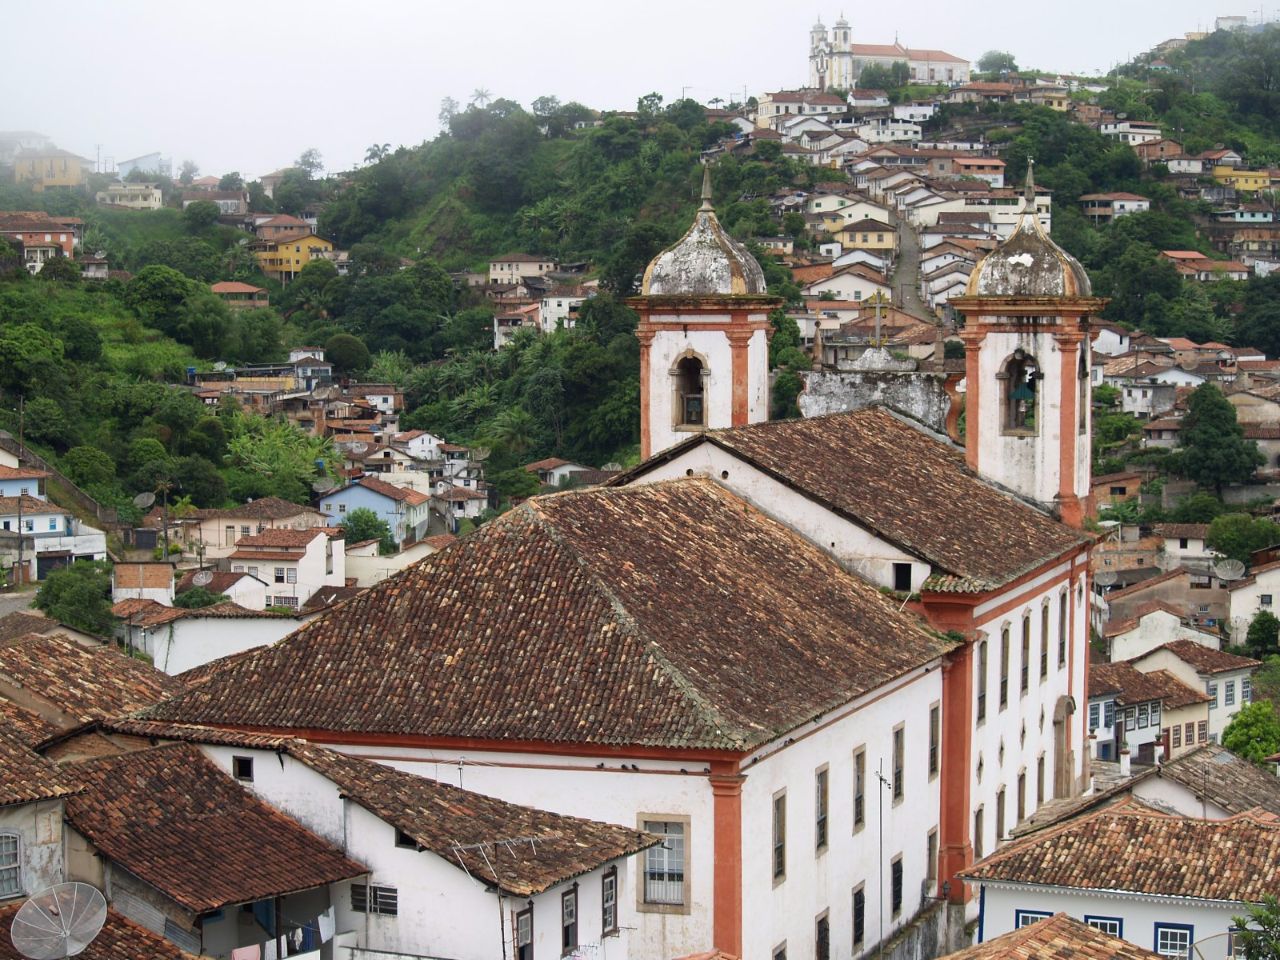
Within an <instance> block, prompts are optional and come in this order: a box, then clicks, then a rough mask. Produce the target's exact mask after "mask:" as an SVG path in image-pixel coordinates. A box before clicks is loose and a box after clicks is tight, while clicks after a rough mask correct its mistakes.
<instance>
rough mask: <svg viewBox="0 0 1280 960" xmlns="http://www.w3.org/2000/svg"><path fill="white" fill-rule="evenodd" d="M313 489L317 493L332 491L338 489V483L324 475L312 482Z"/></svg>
mask: <svg viewBox="0 0 1280 960" xmlns="http://www.w3.org/2000/svg"><path fill="white" fill-rule="evenodd" d="M311 489H312V490H314V491H315V492H316V493H330V492H332V491H334V490H337V489H338V485H337V484H336V483H335V482H334V481H333V480H331V479H329V478H328V477H322V478H321V479H319V480H317V481H315V482H314V483H312V484H311Z"/></svg>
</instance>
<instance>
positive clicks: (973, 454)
mask: <svg viewBox="0 0 1280 960" xmlns="http://www.w3.org/2000/svg"><path fill="white" fill-rule="evenodd" d="M969 324H970V325H969V326H968V327H966V328H965V329H964V330H962V331H960V339H962V340H963V341H964V390H965V394H964V459H965V463H967V464H968V465H969V469H970V470H974V471H976V470H977V469H978V440H979V436H978V427H979V426H980V424H981V420H982V418H981V416H980V415H979V410H980V407H979V405H978V399H979V390H980V388H981V384H982V375H981V373H980V365H979V360H980V359H981V353H982V340H983V335H982V331H981V330H978V329H975V328H976V327H977V319H976V318H973V319H971V320H970V321H969Z"/></svg>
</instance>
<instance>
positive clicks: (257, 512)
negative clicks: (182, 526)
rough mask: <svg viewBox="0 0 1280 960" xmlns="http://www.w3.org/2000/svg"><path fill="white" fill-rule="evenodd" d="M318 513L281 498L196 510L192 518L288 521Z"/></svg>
mask: <svg viewBox="0 0 1280 960" xmlns="http://www.w3.org/2000/svg"><path fill="white" fill-rule="evenodd" d="M316 512H317V511H316V510H313V509H312V508H311V507H306V506H303V505H301V504H298V503H293V502H292V501H290V500H281V499H280V498H279V497H260V498H258V499H257V500H251V501H249V502H248V503H243V504H241V505H240V506H238V507H230V508H225V509H224V508H221V507H219V508H216V509H205V510H196V511H195V513H193V514H192V516H193V517H196V518H198V519H202V520H204V519H212V518H215V517H218V518H221V517H226V518H227V519H229V520H230V519H235V520H287V519H289V518H290V517H296V516H298V515H299V514H303V513H316Z"/></svg>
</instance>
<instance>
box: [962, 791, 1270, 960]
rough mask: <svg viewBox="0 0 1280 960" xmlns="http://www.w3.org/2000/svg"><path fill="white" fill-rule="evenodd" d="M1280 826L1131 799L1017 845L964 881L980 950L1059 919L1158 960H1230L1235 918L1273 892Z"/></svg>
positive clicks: (1251, 816) (1266, 817)
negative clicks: (973, 902)
mask: <svg viewBox="0 0 1280 960" xmlns="http://www.w3.org/2000/svg"><path fill="white" fill-rule="evenodd" d="M1277 864H1280V822H1278V821H1277V820H1276V818H1275V817H1274V816H1272V815H1270V814H1262V813H1261V812H1260V811H1253V812H1248V813H1242V814H1237V815H1235V816H1232V817H1229V818H1227V819H1224V820H1205V819H1198V818H1194V817H1183V816H1178V815H1170V814H1166V813H1163V812H1160V811H1157V810H1155V809H1153V808H1152V807H1150V806H1148V805H1147V804H1145V803H1142V802H1140V801H1137V800H1133V799H1129V800H1126V801H1123V802H1121V803H1119V804H1116V805H1113V806H1110V807H1106V808H1104V809H1102V810H1100V811H1098V812H1096V813H1093V814H1090V815H1086V816H1082V817H1078V818H1075V819H1073V820H1069V821H1067V822H1066V823H1064V824H1060V825H1058V826H1055V827H1051V828H1049V829H1046V830H1043V831H1040V832H1038V833H1034V834H1031V835H1030V836H1028V837H1026V838H1024V839H1021V840H1015V841H1013V842H1011V843H1009V844H1007V845H1006V846H1005V847H1003V848H1002V849H1000V850H997V851H996V852H995V853H993V854H991V856H989V857H988V858H987V859H985V860H983V861H980V862H979V863H977V864H976V865H975V866H974V867H973V868H972V869H970V870H969V871H967V872H966V878H967V879H969V880H971V881H973V882H975V883H977V884H979V885H980V887H981V889H982V894H983V895H982V910H981V913H982V916H981V919H980V921H979V924H978V929H979V931H980V933H979V937H980V939H981V941H982V942H986V941H987V940H990V939H994V938H995V937H998V936H1001V935H1003V934H1005V933H1008V932H1010V931H1012V930H1016V929H1019V928H1020V927H1022V926H1024V925H1025V924H1026V923H1028V922H1034V921H1036V920H1039V919H1043V918H1046V917H1047V916H1050V915H1052V914H1055V913H1059V912H1065V913H1068V914H1070V915H1071V916H1078V917H1083V918H1085V919H1086V920H1089V919H1092V920H1093V923H1094V925H1095V926H1097V927H1098V928H1099V929H1101V930H1103V931H1104V932H1107V933H1109V934H1111V935H1112V936H1117V937H1120V938H1122V939H1124V940H1127V941H1129V942H1130V943H1132V944H1135V945H1137V946H1141V947H1143V948H1144V949H1148V950H1153V951H1155V952H1156V953H1158V954H1160V955H1161V956H1165V957H1191V956H1226V957H1230V956H1236V955H1238V945H1234V944H1232V943H1231V931H1232V930H1233V929H1234V927H1235V922H1234V917H1237V916H1240V915H1242V914H1244V913H1246V912H1247V910H1246V908H1247V905H1249V904H1253V903H1258V902H1260V901H1261V900H1262V899H1263V897H1264V896H1267V895H1271V894H1273V892H1274V891H1275V889H1276V888H1277V886H1278V885H1280V867H1278V866H1277Z"/></svg>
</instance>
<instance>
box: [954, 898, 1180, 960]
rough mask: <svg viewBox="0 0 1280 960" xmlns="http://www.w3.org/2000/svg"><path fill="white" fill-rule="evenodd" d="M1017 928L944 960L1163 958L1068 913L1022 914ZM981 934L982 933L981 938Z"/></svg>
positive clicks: (1094, 922) (1098, 920) (1102, 924)
mask: <svg viewBox="0 0 1280 960" xmlns="http://www.w3.org/2000/svg"><path fill="white" fill-rule="evenodd" d="M1018 920H1019V921H1020V922H1019V924H1018V926H1017V927H1016V928H1015V929H1013V930H1010V931H1009V932H1008V933H1003V934H1001V935H1000V936H998V937H991V938H988V939H986V940H981V942H979V943H978V944H977V945H976V946H972V947H969V948H967V949H965V950H958V951H956V952H955V953H949V954H947V955H946V956H945V957H944V958H943V960H1044V958H1046V957H1059V958H1063V960H1068V958H1069V960H1160V957H1161V954H1158V953H1155V952H1154V951H1151V950H1144V949H1142V948H1141V947H1138V946H1135V945H1134V944H1132V943H1129V942H1128V941H1126V940H1121V939H1120V938H1119V937H1118V936H1113V934H1112V933H1111V932H1108V931H1114V930H1115V926H1114V925H1113V924H1109V923H1107V922H1105V921H1103V920H1102V919H1101V918H1097V917H1093V918H1090V919H1089V920H1087V921H1085V920H1077V919H1076V918H1074V917H1071V916H1068V915H1067V914H1065V913H1051V912H1049V911H1048V910H1023V911H1022V912H1021V913H1020V914H1019V916H1018ZM981 937H982V933H981V932H979V938H981Z"/></svg>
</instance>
